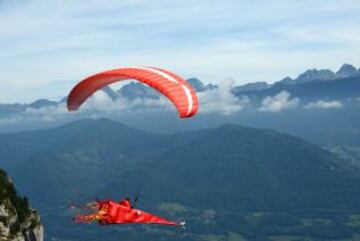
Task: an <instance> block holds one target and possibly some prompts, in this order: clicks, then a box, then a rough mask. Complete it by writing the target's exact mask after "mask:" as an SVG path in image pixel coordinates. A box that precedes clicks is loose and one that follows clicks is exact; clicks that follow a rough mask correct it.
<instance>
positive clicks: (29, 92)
mask: <svg viewBox="0 0 360 241" xmlns="http://www.w3.org/2000/svg"><path fill="white" fill-rule="evenodd" d="M359 22H360V1H359V0H332V1H331V0H327V1H326V0H312V1H305V0H304V1H295V0H293V1H292V0H278V1H276V0H274V1H267V0H266V1H265V0H264V1H263V0H260V1H242V0H223V1H211V0H206V1H205V0H204V1H203V0H198V1H186V0H182V1H177V0H173V1H163V0H161V1H146V0H143V1H141V0H121V1H113V0H107V1H101V0H98V1H93V0H88V1H60V0H52V1H49V0H47V1H46V0H34V1H31V0H29V1H21V0H0V63H1V64H0V83H1V92H0V102H1V103H12V102H29V101H33V100H35V99H38V98H49V99H53V100H57V99H59V98H61V97H63V96H65V95H66V94H67V92H68V91H69V90H70V89H71V87H72V86H73V85H74V84H76V82H77V81H79V80H81V79H82V78H84V77H86V76H87V75H90V74H93V73H95V72H98V71H101V70H105V69H110V68H116V67H121V66H132V65H147V66H160V67H164V68H168V69H170V70H172V71H174V72H176V73H178V74H179V75H181V76H183V77H185V78H187V77H192V76H196V77H198V78H200V79H202V80H203V81H204V82H215V83H216V82H219V81H221V80H223V79H226V78H229V77H231V78H233V79H235V81H236V82H237V83H239V84H240V83H247V82H252V81H267V82H270V83H271V82H274V81H277V80H279V79H281V78H283V77H285V76H288V75H290V76H291V77H296V76H297V75H298V74H299V73H300V72H302V71H304V70H306V69H308V68H330V69H333V70H337V69H338V68H339V67H340V66H341V65H342V64H343V63H345V62H346V63H352V64H354V65H356V66H357V67H359V66H360V28H359V25H358V23H359Z"/></svg>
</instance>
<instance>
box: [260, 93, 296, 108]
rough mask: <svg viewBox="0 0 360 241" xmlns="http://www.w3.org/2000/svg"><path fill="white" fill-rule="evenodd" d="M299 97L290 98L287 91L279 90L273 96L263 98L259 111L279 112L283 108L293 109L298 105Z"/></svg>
mask: <svg viewBox="0 0 360 241" xmlns="http://www.w3.org/2000/svg"><path fill="white" fill-rule="evenodd" d="M299 102H300V100H299V98H291V95H290V93H289V92H287V91H281V92H280V93H278V94H277V95H275V96H268V97H265V98H264V99H263V101H262V102H261V106H260V108H259V111H262V112H280V111H282V110H285V109H293V108H296V107H298V106H299Z"/></svg>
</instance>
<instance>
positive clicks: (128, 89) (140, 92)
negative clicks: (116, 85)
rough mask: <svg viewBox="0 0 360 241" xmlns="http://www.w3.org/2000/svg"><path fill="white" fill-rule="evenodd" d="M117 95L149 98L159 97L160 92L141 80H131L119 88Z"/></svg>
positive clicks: (129, 97) (131, 97) (128, 97)
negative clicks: (140, 81)
mask: <svg viewBox="0 0 360 241" xmlns="http://www.w3.org/2000/svg"><path fill="white" fill-rule="evenodd" d="M116 92H117V95H118V96H120V97H123V98H127V99H131V100H132V99H136V98H142V99H143V98H149V99H158V98H159V93H158V92H157V91H156V90H154V89H153V88H151V87H149V86H147V85H145V84H143V83H139V82H131V83H129V84H127V85H124V86H123V87H122V88H121V89H119V90H118V91H116Z"/></svg>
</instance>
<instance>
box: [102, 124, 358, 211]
mask: <svg viewBox="0 0 360 241" xmlns="http://www.w3.org/2000/svg"><path fill="white" fill-rule="evenodd" d="M183 137H184V136H181V138H183ZM151 158H152V161H151V162H150V163H151V164H150V163H148V165H144V166H137V167H136V168H135V169H134V170H132V171H129V172H127V173H125V174H123V175H120V176H119V178H118V181H117V182H115V183H112V184H111V185H110V186H109V187H108V189H107V190H103V191H102V193H106V194H107V195H111V194H115V195H116V194H117V193H123V192H124V191H125V192H130V193H131V192H133V189H134V188H136V189H137V190H141V195H142V196H144V197H146V198H148V199H152V201H163V202H180V203H182V204H184V205H187V206H195V207H203V208H214V207H216V209H226V210H238V211H255V210H294V209H310V208H340V209H341V208H353V209H357V208H359V203H358V202H357V201H356V200H357V199H358V198H359V197H360V186H359V185H358V184H359V183H360V179H359V173H358V172H357V171H355V170H352V169H351V168H349V167H347V166H346V165H345V164H343V163H342V161H340V160H339V159H337V158H336V157H334V156H333V155H331V154H329V153H328V152H326V151H324V150H322V149H320V148H318V147H316V146H314V145H312V144H309V143H306V142H304V141H302V140H300V139H297V138H294V137H291V136H288V135H284V134H279V133H277V132H274V131H270V130H256V129H249V128H242V127H240V126H236V125H224V126H221V127H219V128H216V129H211V130H204V131H198V132H193V133H189V136H188V143H187V144H186V145H181V144H179V145H177V146H173V147H170V148H169V149H168V150H166V151H163V152H160V153H157V154H156V155H153V156H152V157H151ZM112 196H114V195H112Z"/></svg>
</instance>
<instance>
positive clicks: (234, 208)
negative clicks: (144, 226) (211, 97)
mask: <svg viewBox="0 0 360 241" xmlns="http://www.w3.org/2000/svg"><path fill="white" fill-rule="evenodd" d="M0 146H1V148H2V149H1V151H0V161H2V160H9V161H7V163H6V164H7V165H8V166H12V168H11V175H12V176H13V177H14V179H15V181H16V183H17V184H18V187H19V190H21V192H22V193H24V194H26V195H27V196H28V197H29V198H30V199H31V200H32V201H33V202H34V204H35V205H37V206H38V207H40V211H41V212H42V215H43V217H44V223H45V227H46V228H45V230H47V237H55V238H60V239H67V240H72V239H74V240H99V239H101V238H103V237H106V238H107V240H117V238H118V237H122V238H124V237H130V238H127V240H144V237H143V236H141V235H140V236H138V235H135V234H134V235H133V236H132V235H130V234H133V233H131V232H134V233H136V234H137V233H138V232H137V231H136V232H135V231H134V229H132V228H129V229H121V228H120V227H119V228H116V227H109V228H107V229H102V228H96V229H94V228H91V227H90V228H89V229H88V228H85V229H84V228H83V227H82V226H80V227H78V226H74V225H71V223H70V220H71V216H72V214H71V213H69V211H68V210H66V209H64V208H63V207H66V206H67V205H68V201H69V200H70V201H78V202H80V203H82V202H86V201H91V200H93V199H94V198H104V197H106V198H109V197H111V198H115V199H119V198H122V197H124V196H131V197H133V196H135V195H139V196H140V203H139V205H140V207H141V208H144V209H146V210H148V211H153V212H156V213H158V214H159V215H164V216H166V217H169V218H172V219H175V220H179V219H186V220H187V221H188V223H189V226H188V229H187V231H186V232H187V233H188V235H187V236H179V235H178V233H177V232H169V233H167V234H164V233H162V232H161V231H158V230H157V231H153V233H152V234H153V235H154V236H153V238H149V237H150V236H151V235H150V236H147V238H148V239H147V240H159V238H161V237H162V238H163V240H200V239H206V238H205V237H202V236H199V235H207V234H216V235H225V236H224V237H225V238H221V239H220V240H227V238H228V235H230V234H229V232H236V233H238V234H239V233H241V234H242V235H243V236H245V237H246V238H248V240H262V241H264V240H268V238H269V237H270V236H271V235H278V234H281V235H283V234H290V235H295V236H297V237H304V236H306V235H308V234H309V232H310V231H311V230H312V229H309V228H308V227H307V226H306V225H307V222H309V219H311V222H314V223H316V222H318V219H319V218H320V219H321V220H325V221H324V223H320V224H319V223H317V224H316V225H318V226H312V227H313V229H314V230H312V231H311V232H312V233H311V232H310V233H311V236H312V237H314V238H317V239H318V240H335V239H337V238H339V237H341V238H349V237H350V236H351V235H352V233H354V232H355V230H356V229H358V230H359V231H360V227H357V226H355V227H352V226H347V223H349V222H355V221H352V219H351V218H350V217H352V216H350V214H356V213H359V212H360V206H359V202H358V200H359V198H360V172H359V170H357V169H354V167H352V166H348V165H347V162H343V161H342V160H339V159H337V158H336V157H335V156H334V155H332V154H330V153H329V152H326V151H324V150H322V149H321V148H319V147H317V146H315V145H312V144H309V143H307V142H305V141H303V140H301V139H298V138H295V137H292V136H289V135H284V134H281V133H278V132H275V131H271V130H259V129H251V128H244V127H240V126H237V125H223V126H221V127H219V128H215V129H206V130H201V131H192V132H186V133H182V134H177V135H155V134H151V133H145V132H142V131H138V130H135V129H131V128H128V127H126V126H124V125H122V124H120V123H117V122H112V121H108V120H98V121H95V120H83V121H78V122H74V123H70V124H68V125H65V126H62V127H60V128H56V129H52V130H43V131H32V132H23V133H14V134H6V135H0ZM11 148H13V149H11ZM10 149H11V150H13V151H12V152H11V153H8V151H6V150H10ZM10 157H11V158H10ZM12 160H15V161H14V162H11V161H12ZM313 220H314V221H313ZM315 227H317V228H315ZM129 230H130V231H129ZM135 230H136V229H135ZM319 230H320V231H319ZM329 231H332V232H329ZM117 232H119V233H117ZM129 232H130V233H129ZM80 233H81V235H80ZM142 233H144V232H142ZM146 233H148V232H146ZM127 235H128V236H127ZM129 235H130V236H129ZM326 235H327V236H326ZM331 235H332V236H331ZM74 237H76V238H74ZM131 237H132V238H131ZM221 237H223V236H221ZM229 237H230V236H229ZM324 237H325V238H324ZM326 237H329V239H326ZM229 239H230V238H229Z"/></svg>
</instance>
